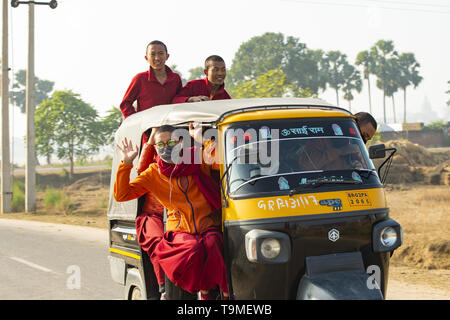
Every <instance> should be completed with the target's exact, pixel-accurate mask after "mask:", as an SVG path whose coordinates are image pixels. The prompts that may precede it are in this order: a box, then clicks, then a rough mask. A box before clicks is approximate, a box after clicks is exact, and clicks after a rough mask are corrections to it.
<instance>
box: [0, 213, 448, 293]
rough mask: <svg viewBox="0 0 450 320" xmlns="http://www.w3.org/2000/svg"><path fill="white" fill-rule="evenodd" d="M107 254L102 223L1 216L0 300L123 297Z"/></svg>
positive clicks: (408, 289) (416, 289)
mask: <svg viewBox="0 0 450 320" xmlns="http://www.w3.org/2000/svg"><path fill="white" fill-rule="evenodd" d="M107 256H108V232H107V230H105V229H99V228H92V227H81V226H72V225H64V224H53V223H44V222H35V221H27V220H13V219H2V218H0V270H1V271H0V300H10V299H18V300H40V299H46V300H55V299H58V300H65V299H70V300H77V299H83V300H97V299H101V300H112V299H122V298H123V287H122V286H120V285H118V284H116V283H114V282H113V281H112V279H111V276H110V271H109V265H108V259H107ZM448 298H449V294H448V292H445V291H442V290H438V289H435V288H433V287H430V286H423V285H413V284H409V283H404V282H400V281H397V280H394V279H391V280H389V285H388V293H387V299H388V300H398V299H400V300H427V299H430V300H434V299H448Z"/></svg>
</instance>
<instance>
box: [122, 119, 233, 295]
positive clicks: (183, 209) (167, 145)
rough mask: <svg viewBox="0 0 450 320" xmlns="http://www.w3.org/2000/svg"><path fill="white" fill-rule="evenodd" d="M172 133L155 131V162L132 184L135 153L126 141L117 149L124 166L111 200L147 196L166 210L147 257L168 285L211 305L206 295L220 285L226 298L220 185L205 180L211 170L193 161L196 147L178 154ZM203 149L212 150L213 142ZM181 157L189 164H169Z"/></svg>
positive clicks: (179, 146) (179, 147)
mask: <svg viewBox="0 0 450 320" xmlns="http://www.w3.org/2000/svg"><path fill="white" fill-rule="evenodd" d="M174 130H175V128H174V127H172V126H161V127H159V128H158V129H157V130H156V131H155V135H154V141H155V147H156V152H157V153H158V159H157V162H156V163H152V164H151V165H150V166H149V167H148V168H147V169H146V170H145V171H144V172H142V173H141V174H140V175H139V176H137V177H136V178H135V179H134V180H133V181H131V182H130V180H129V177H130V170H131V169H132V167H133V165H132V163H133V160H134V159H135V157H136V156H137V148H133V146H132V144H131V142H128V141H127V139H124V141H123V142H122V147H121V146H119V145H117V148H119V150H120V151H121V152H122V155H123V161H122V163H121V164H120V165H119V169H118V171H117V176H116V181H115V184H114V197H115V199H116V201H128V200H131V199H136V198H139V197H140V196H142V195H143V194H145V193H148V192H151V193H152V194H153V195H154V196H155V198H156V199H157V200H158V201H159V202H160V203H161V204H162V205H164V206H165V207H166V208H167V210H168V217H167V222H166V232H165V233H164V237H163V239H162V240H161V241H160V242H158V243H157V244H156V246H155V248H154V250H153V252H152V258H154V259H157V260H158V263H159V265H160V266H161V267H162V269H163V270H164V272H165V274H166V275H167V277H168V278H169V279H170V281H172V282H173V283H174V284H175V285H177V286H179V287H181V288H183V289H184V290H186V291H188V292H190V293H196V292H198V291H200V292H201V297H202V299H204V300H210V299H213V297H212V296H211V294H210V291H211V290H213V289H215V288H216V286H219V288H220V290H221V291H222V293H223V297H224V299H228V283H227V277H226V268H225V262H224V260H223V252H222V251H223V238H222V233H221V198H220V192H219V186H218V185H217V183H216V182H215V181H214V180H213V179H212V178H211V177H210V175H209V170H210V169H211V166H210V165H206V164H200V163H199V161H198V160H197V161H195V157H196V156H197V155H198V154H197V153H196V152H197V151H198V150H197V149H196V147H193V148H184V149H182V144H181V143H180V141H179V140H174V139H173V137H172V132H174ZM207 148H210V149H214V148H215V143H214V142H213V143H210V144H209V145H208V147H207ZM174 149H175V150H174ZM181 152H183V153H184V156H186V154H187V157H186V158H187V159H188V160H186V159H184V158H185V157H183V161H181V162H180V161H179V159H174V155H180V153H181ZM206 154H209V152H206ZM206 163H210V161H206Z"/></svg>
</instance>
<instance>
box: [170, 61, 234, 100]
mask: <svg viewBox="0 0 450 320" xmlns="http://www.w3.org/2000/svg"><path fill="white" fill-rule="evenodd" d="M203 72H204V73H205V75H206V78H205V79H197V80H191V81H189V82H188V83H187V84H186V85H185V86H184V87H183V88H182V89H181V90H180V92H179V93H178V94H177V95H176V96H175V97H174V98H173V100H172V103H183V102H199V101H208V100H222V99H231V97H230V95H229V94H228V92H226V90H225V77H226V75H227V69H226V66H225V61H224V60H223V59H222V58H221V57H219V56H217V55H212V56H209V57H208V58H206V60H205V69H204V70H203Z"/></svg>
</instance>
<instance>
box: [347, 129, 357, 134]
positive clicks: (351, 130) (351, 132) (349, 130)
mask: <svg viewBox="0 0 450 320" xmlns="http://www.w3.org/2000/svg"><path fill="white" fill-rule="evenodd" d="M348 132H350V134H352V135H356V131H355V129H353V128H349V129H348Z"/></svg>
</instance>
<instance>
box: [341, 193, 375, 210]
mask: <svg viewBox="0 0 450 320" xmlns="http://www.w3.org/2000/svg"><path fill="white" fill-rule="evenodd" d="M346 193H347V200H348V204H349V205H350V207H368V206H371V205H372V203H371V202H370V198H369V194H368V193H367V192H346Z"/></svg>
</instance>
